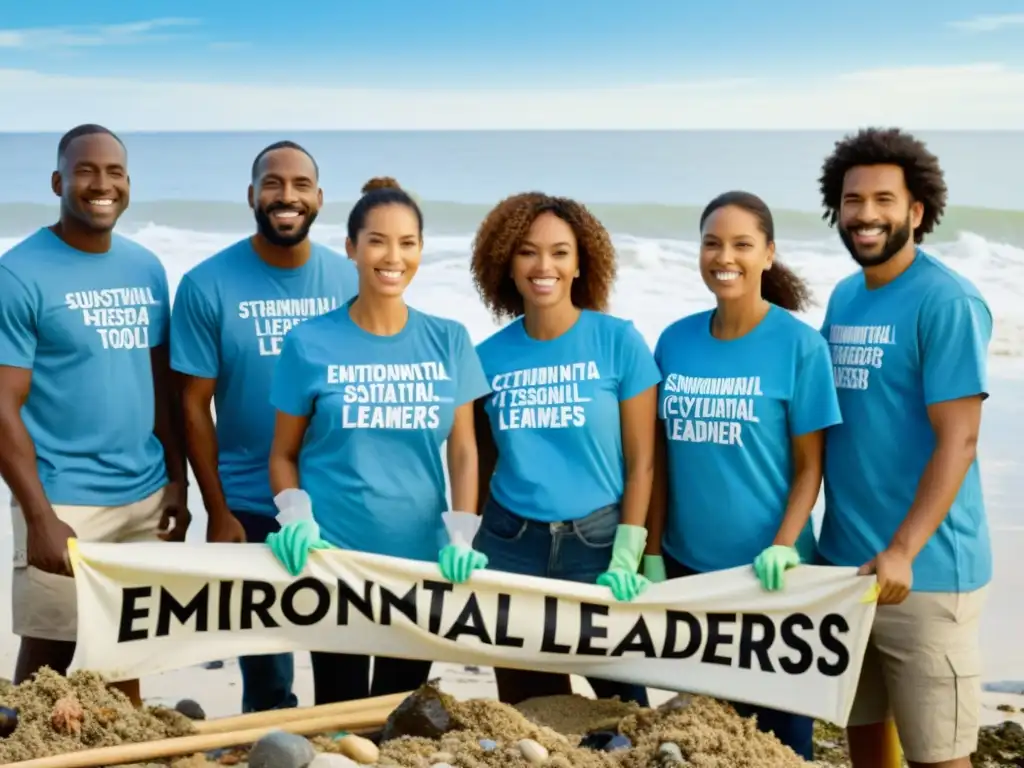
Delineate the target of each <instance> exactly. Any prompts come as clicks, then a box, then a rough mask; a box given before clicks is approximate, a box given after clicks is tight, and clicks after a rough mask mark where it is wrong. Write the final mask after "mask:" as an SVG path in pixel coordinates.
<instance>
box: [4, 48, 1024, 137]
mask: <svg viewBox="0 0 1024 768" xmlns="http://www.w3.org/2000/svg"><path fill="white" fill-rule="evenodd" d="M0 103H2V104H4V106H5V108H4V110H3V113H2V115H0V130H3V131H44V130H45V131H63V130H66V129H67V128H69V127H71V126H73V125H76V124H78V123H83V122H98V123H102V124H104V125H109V126H110V127H111V128H113V129H115V130H120V131H155V130H165V131H167V130H170V131H174V130H256V129H264V130H276V131H291V130H302V129H305V130H330V129H350V130H356V129H363V130H375V129H420V130H423V129H543V128H549V129H563V128H581V129H588V128H590V129H598V128H600V129H623V130H628V129H684V128H691V129H693V128H705V129H720V128H734V129H735V128H746V129H793V128H802V129H812V128H824V129H835V128H851V127H855V126H859V125H866V124H876V125H877V124H887V125H900V126H904V127H907V128H913V129H923V128H930V129H971V128H974V129H1021V128H1024V70H1021V69H1014V68H1010V67H1006V66H1003V65H999V64H976V65H973V66H963V67H917V68H905V69H877V70H866V71H861V72H852V73H848V74H845V75H841V76H831V77H814V76H808V77H804V78H795V79H788V80H771V79H767V78H765V79H757V78H752V79H733V80H718V81H715V80H703V81H695V82H684V83H679V84H676V85H657V86H637V87H632V88H627V87H616V88H612V87H607V88H590V89H580V88H576V89H555V88H551V89H532V90H525V89H523V90H510V89H492V90H486V89H478V90H440V89H435V90H414V89H404V90H403V89H399V88H394V89H356V88H340V87H338V88H332V87H312V86H277V85H258V84H228V83H189V82H160V81H153V80H133V79H128V78H104V77H84V76H83V77H78V76H54V75H47V74H41V73H37V72H32V71H28V70H17V69H15V70H2V69H0Z"/></svg>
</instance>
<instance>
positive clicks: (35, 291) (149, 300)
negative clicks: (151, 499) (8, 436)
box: [0, 228, 170, 506]
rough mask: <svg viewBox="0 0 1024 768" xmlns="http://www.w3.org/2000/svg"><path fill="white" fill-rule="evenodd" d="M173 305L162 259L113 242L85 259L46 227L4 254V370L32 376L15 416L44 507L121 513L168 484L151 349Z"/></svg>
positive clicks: (0, 289)
mask: <svg viewBox="0 0 1024 768" xmlns="http://www.w3.org/2000/svg"><path fill="white" fill-rule="evenodd" d="M169 309H170V308H169V301H168V296H167V276H166V273H165V272H164V268H163V265H162V264H161V263H160V261H159V259H157V257H156V256H155V255H154V254H153V253H151V252H150V251H148V250H147V249H145V248H143V247H142V246H141V245H138V244H137V243H134V242H132V241H131V240H128V239H127V238H123V237H120V236H118V235H114V238H113V243H112V245H111V248H110V250H109V251H108V252H107V253H102V254H92V253H83V252H81V251H78V250H75V249H74V248H71V247H70V246H68V245H67V244H65V243H64V241H62V240H61V239H60V238H59V237H57V236H56V235H55V234H54V233H53V232H51V231H50V230H49V229H48V228H44V229H40V230H39V231H38V232H36V233H35V234H34V235H32V236H30V237H29V238H28V239H26V240H24V241H22V242H21V243H19V244H18V245H16V246H15V247H14V248H12V249H11V250H10V251H8V252H7V253H6V254H4V255H3V256H2V257H0V365H6V366H12V367H15V368H26V369H31V370H32V389H31V392H30V394H29V397H28V400H27V402H26V403H25V406H24V408H22V412H21V415H22V419H23V420H24V422H25V426H26V428H27V429H28V432H29V434H30V435H31V437H32V440H33V442H34V443H35V446H36V454H37V457H38V458H37V462H36V465H37V467H38V470H39V477H40V480H41V481H42V484H43V489H44V490H45V492H46V496H47V498H48V499H49V500H50V502H51V503H53V504H73V505H84V506H120V505H123V504H130V503H132V502H135V501H140V500H141V499H144V498H145V497H146V496H149V495H150V494H152V493H155V492H156V491H157V490H159V489H160V488H161V487H162V486H163V485H164V484H165V483H166V482H167V474H166V467H165V464H164V455H163V446H162V445H161V444H160V441H159V440H157V438H156V436H155V435H154V434H153V425H154V418H155V407H154V406H155V403H154V396H153V373H152V364H151V362H150V351H151V350H152V348H153V347H158V346H161V345H163V344H166V343H167V326H168V319H169Z"/></svg>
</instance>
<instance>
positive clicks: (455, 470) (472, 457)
mask: <svg viewBox="0 0 1024 768" xmlns="http://www.w3.org/2000/svg"><path fill="white" fill-rule="evenodd" d="M478 463H479V462H478V460H477V455H476V451H475V450H469V449H467V448H462V449H461V450H452V451H449V453H448V476H449V477H450V478H451V487H452V509H453V510H456V511H458V512H473V513H477V494H478V489H479V487H480V486H479V482H480V478H479V470H478V467H477V465H478Z"/></svg>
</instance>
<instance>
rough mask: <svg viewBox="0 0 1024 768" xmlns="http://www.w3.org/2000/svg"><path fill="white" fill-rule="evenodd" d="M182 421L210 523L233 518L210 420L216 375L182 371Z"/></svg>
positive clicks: (187, 449) (186, 443)
mask: <svg viewBox="0 0 1024 768" xmlns="http://www.w3.org/2000/svg"><path fill="white" fill-rule="evenodd" d="M181 378H182V382H183V383H182V394H181V402H182V415H183V418H182V421H183V422H184V427H185V449H186V451H187V454H188V461H189V464H191V465H192V472H193V474H195V476H196V484H197V485H198V486H199V493H200V494H201V495H202V498H203V506H204V507H205V508H206V514H207V516H208V517H209V520H210V524H211V527H218V526H219V525H220V524H221V523H226V522H230V521H231V520H234V519H235V518H234V515H233V514H232V513H231V510H230V508H229V507H228V503H227V498H226V497H225V495H224V486H223V485H222V484H221V481H220V472H219V469H218V467H219V455H220V447H219V445H218V443H217V426H216V424H215V422H214V420H213V410H212V406H213V395H214V390H215V389H216V388H217V380H216V379H207V378H203V377H200V376H187V375H182V377H181Z"/></svg>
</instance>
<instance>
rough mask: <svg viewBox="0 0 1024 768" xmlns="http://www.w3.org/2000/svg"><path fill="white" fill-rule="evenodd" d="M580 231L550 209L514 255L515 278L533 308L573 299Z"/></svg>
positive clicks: (527, 305) (535, 223)
mask: <svg viewBox="0 0 1024 768" xmlns="http://www.w3.org/2000/svg"><path fill="white" fill-rule="evenodd" d="M579 274H580V273H579V253H578V250H577V243H576V234H575V233H574V232H573V229H572V227H571V226H569V224H568V222H566V221H564V220H563V219H561V218H559V217H558V216H556V215H555V214H553V213H551V212H550V211H545V212H544V213H542V214H540V215H539V216H538V217H537V218H536V219H534V221H533V224H532V225H531V226H530V230H529V232H527V233H526V237H525V238H523V243H522V245H520V246H519V250H518V251H516V254H515V255H514V256H513V257H512V280H513V281H514V282H515V284H516V289H517V290H518V291H519V294H520V295H521V296H522V297H523V303H524V305H525V306H526V307H527V308H529V307H533V308H537V309H542V308H549V307H554V306H557V305H559V304H561V303H563V302H572V281H573V280H574V279H575V278H577V277H579Z"/></svg>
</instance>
